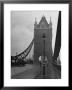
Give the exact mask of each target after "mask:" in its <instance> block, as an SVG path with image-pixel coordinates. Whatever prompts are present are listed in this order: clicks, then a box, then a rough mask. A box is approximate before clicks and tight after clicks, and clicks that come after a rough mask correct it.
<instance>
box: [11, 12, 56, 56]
mask: <svg viewBox="0 0 72 90" xmlns="http://www.w3.org/2000/svg"><path fill="white" fill-rule="evenodd" d="M43 15H44V16H45V17H46V20H47V22H48V23H49V21H50V17H51V21H52V35H53V37H52V49H53V50H54V45H55V36H56V30H57V22H58V11H11V55H12V56H13V55H16V52H17V53H18V54H19V53H21V52H22V51H24V50H25V49H26V48H27V47H28V46H29V44H30V42H31V41H32V39H33V37H34V22H35V18H36V20H37V23H39V21H40V20H41V18H42V16H43Z"/></svg>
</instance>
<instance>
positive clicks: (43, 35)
mask: <svg viewBox="0 0 72 90" xmlns="http://www.w3.org/2000/svg"><path fill="white" fill-rule="evenodd" d="M42 38H43V45H44V47H43V57H44V58H43V78H45V38H46V36H45V34H43V36H42Z"/></svg>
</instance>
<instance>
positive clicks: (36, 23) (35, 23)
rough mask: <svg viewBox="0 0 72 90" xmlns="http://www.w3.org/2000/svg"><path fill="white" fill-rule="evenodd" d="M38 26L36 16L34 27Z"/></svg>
mask: <svg viewBox="0 0 72 90" xmlns="http://www.w3.org/2000/svg"><path fill="white" fill-rule="evenodd" d="M36 26H37V20H36V18H35V24H34V28H36Z"/></svg>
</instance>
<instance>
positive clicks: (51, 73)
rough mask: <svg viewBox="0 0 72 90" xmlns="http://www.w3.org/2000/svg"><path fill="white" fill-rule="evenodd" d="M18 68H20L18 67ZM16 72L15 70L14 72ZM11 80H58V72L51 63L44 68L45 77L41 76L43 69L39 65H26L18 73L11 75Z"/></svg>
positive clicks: (59, 76)
mask: <svg viewBox="0 0 72 90" xmlns="http://www.w3.org/2000/svg"><path fill="white" fill-rule="evenodd" d="M19 68H20V67H19ZM16 71H17V70H16ZM11 78H12V79H60V78H61V75H60V71H59V70H58V69H57V68H56V67H54V66H53V65H52V64H51V63H49V64H48V65H46V66H45V76H43V67H40V65H34V64H33V65H27V66H25V67H22V71H21V72H20V73H16V74H13V75H12V77H11Z"/></svg>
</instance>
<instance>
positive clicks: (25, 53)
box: [12, 39, 34, 60]
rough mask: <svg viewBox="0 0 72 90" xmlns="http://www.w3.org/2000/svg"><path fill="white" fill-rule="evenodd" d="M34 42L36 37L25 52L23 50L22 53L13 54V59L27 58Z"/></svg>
mask: <svg viewBox="0 0 72 90" xmlns="http://www.w3.org/2000/svg"><path fill="white" fill-rule="evenodd" d="M33 42H34V39H33V40H32V42H31V43H30V45H29V46H28V47H27V48H26V49H25V50H24V51H23V52H21V53H20V54H18V55H16V56H12V59H13V60H17V59H24V58H26V57H27V56H28V54H29V52H30V50H31V48H32V46H33Z"/></svg>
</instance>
